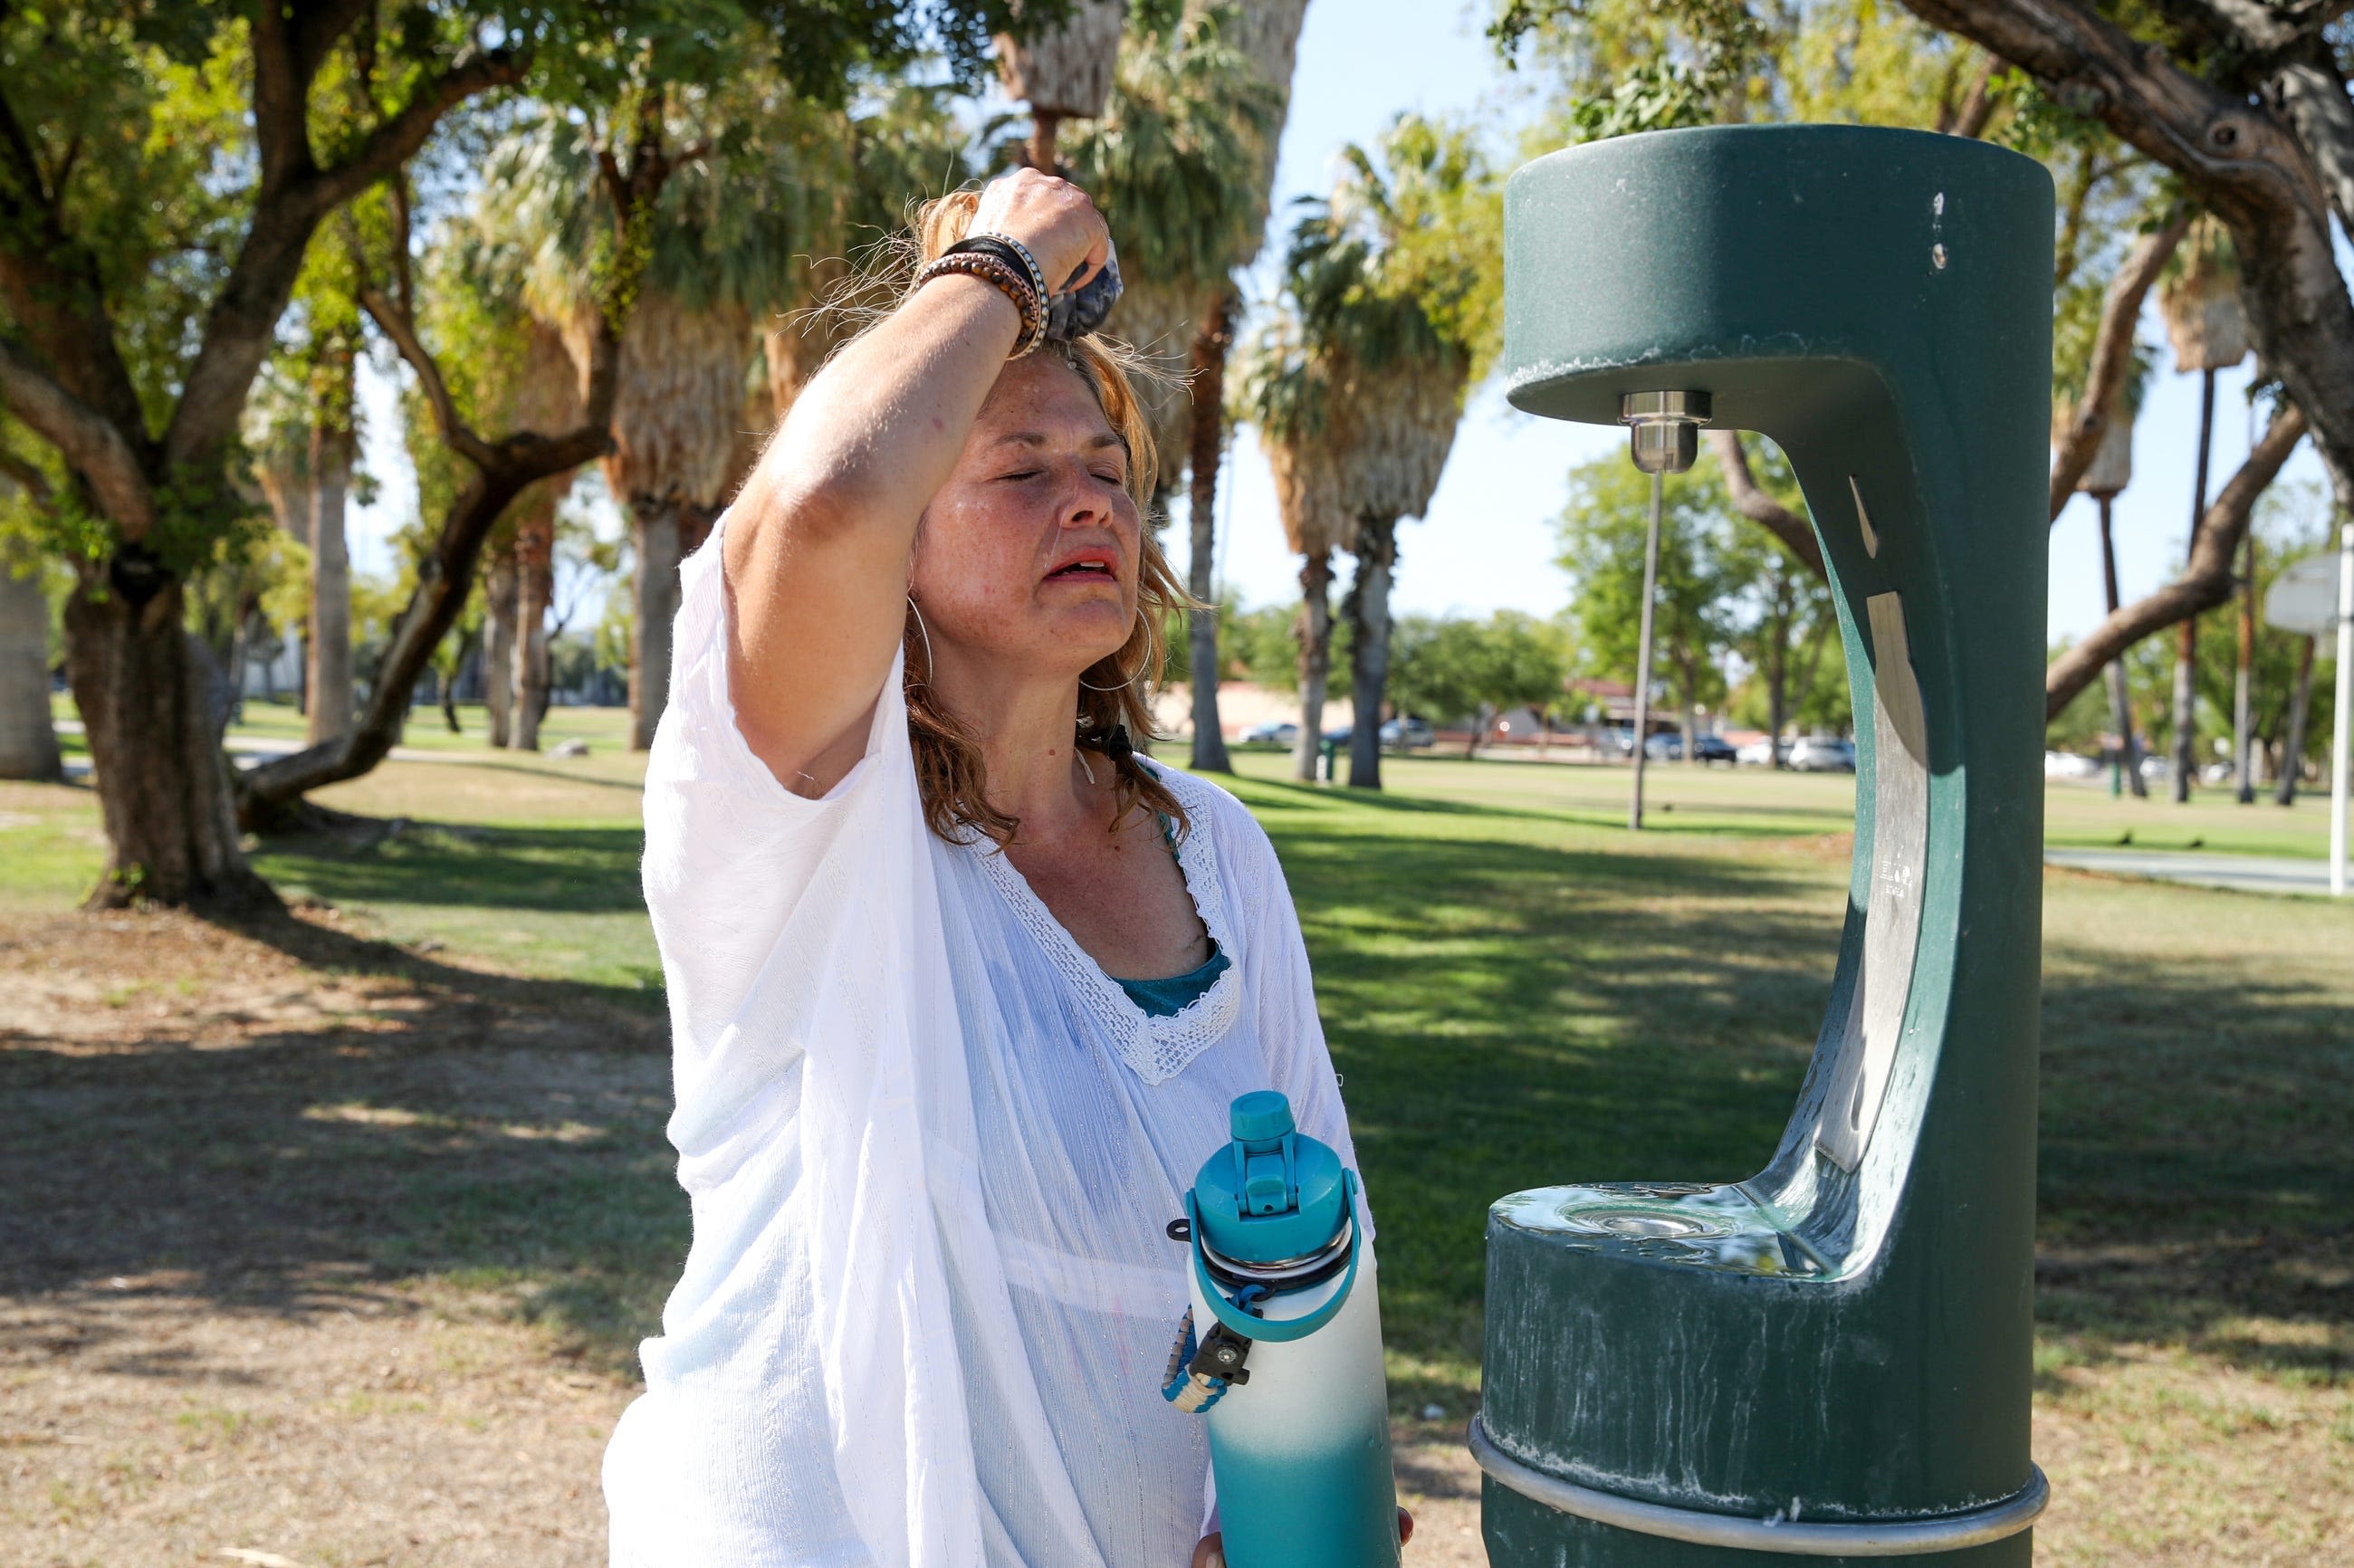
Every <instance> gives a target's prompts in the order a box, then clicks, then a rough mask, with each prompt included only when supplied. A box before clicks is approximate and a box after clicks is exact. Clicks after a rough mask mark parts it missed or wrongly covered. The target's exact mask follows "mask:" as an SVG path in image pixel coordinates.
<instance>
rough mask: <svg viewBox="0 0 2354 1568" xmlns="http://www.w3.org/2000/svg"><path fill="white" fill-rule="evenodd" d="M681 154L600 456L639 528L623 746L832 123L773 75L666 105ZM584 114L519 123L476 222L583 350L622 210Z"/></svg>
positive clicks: (788, 277)
mask: <svg viewBox="0 0 2354 1568" xmlns="http://www.w3.org/2000/svg"><path fill="white" fill-rule="evenodd" d="M660 113H661V114H662V116H663V122H664V126H665V132H664V134H665V139H666V142H667V143H675V144H677V145H679V146H681V147H682V148H683V149H684V150H683V151H682V152H681V153H679V154H677V155H676V164H677V166H676V168H675V171H674V172H673V174H672V175H671V176H670V177H669V179H668V180H667V181H666V182H665V183H664V184H663V188H662V192H661V195H660V196H659V198H658V200H657V205H656V207H655V209H654V222H653V224H652V228H651V232H650V235H649V238H648V248H649V249H648V254H647V256H646V259H645V270H644V273H643V281H642V285H641V287H640V290H639V292H638V295H637V298H636V300H635V302H634V308H633V309H632V310H631V313H630V317H629V322H628V324H627V327H626V329H625V330H624V333H623V335H622V340H621V355H620V361H621V370H620V383H619V392H618V396H617V397H616V399H615V403H614V409H613V427H612V429H613V442H614V450H613V452H612V454H611V455H610V456H609V457H608V458H606V459H605V461H604V470H605V479H606V483H607V485H608V487H609V488H610V490H611V491H612V493H613V495H614V498H615V499H616V500H618V501H620V503H622V505H623V506H624V507H625V508H626V509H627V510H628V512H629V514H630V518H631V524H632V528H633V532H634V535H635V542H636V546H637V547H636V552H635V554H636V573H635V578H634V582H633V584H632V610H633V627H632V634H631V668H630V715H631V722H630V739H631V747H632V749H635V750H643V749H645V748H646V747H649V746H651V745H652V742H653V734H654V729H655V726H656V725H657V724H658V723H659V722H660V720H661V718H662V711H663V704H664V703H665V701H666V700H667V697H668V694H669V688H670V668H671V645H670V639H671V621H672V619H673V616H674V615H675V614H676V611H677V608H678V591H679V589H678V567H679V562H680V561H681V560H682V559H683V558H684V556H686V555H687V554H689V553H691V552H692V551H693V550H694V549H695V546H698V545H700V544H701V543H702V541H703V539H704V537H705V535H707V534H708V533H709V532H710V529H711V525H712V524H713V523H714V522H716V520H717V518H718V515H719V512H720V510H721V508H722V506H723V505H724V504H725V502H726V497H727V495H728V493H730V491H731V489H732V488H733V483H734V482H735V481H736V480H737V479H738V478H739V477H740V476H741V473H742V471H743V463H744V457H743V454H744V450H745V445H746V443H745V442H744V440H742V437H741V434H740V427H741V425H742V422H743V415H744V410H745V400H746V383H747V379H748V377H749V376H752V375H753V374H754V372H755V368H756V361H757V359H758V355H759V352H760V347H761V344H760V339H759V335H758V334H756V332H755V330H754V323H756V322H761V321H763V320H764V318H766V317H767V316H768V315H769V314H770V313H773V312H775V311H777V310H779V309H781V308H782V307H784V306H786V305H789V304H792V303H796V302H797V297H796V291H795V284H794V281H793V280H794V276H795V273H796V271H797V269H796V268H795V266H794V264H793V258H794V254H795V252H796V250H801V249H807V248H808V245H807V242H808V240H809V238H811V235H812V233H813V232H815V231H817V229H818V228H819V223H818V221H817V219H816V216H815V213H816V207H817V204H818V203H819V202H820V201H822V199H823V194H824V187H823V186H822V185H821V184H819V183H817V182H813V181H811V180H809V179H807V178H804V177H802V176H803V173H804V168H805V165H807V164H811V163H822V162H824V161H825V158H826V156H827V155H828V154H824V153H823V152H822V151H818V152H812V149H822V147H823V146H824V137H825V132H826V131H827V129H828V128H829V126H830V124H831V121H830V120H829V117H828V116H827V115H826V114H825V112H824V111H821V110H819V109H817V108H815V107H812V106H811V105H809V104H807V103H805V102H804V101H801V100H800V99H798V98H797V97H795V96H794V95H793V94H792V93H791V92H790V90H787V89H786V88H785V87H784V86H783V85H782V84H781V83H780V82H779V81H777V80H775V79H773V78H772V77H771V76H769V74H768V73H765V72H759V71H754V72H748V74H747V75H746V76H745V77H744V78H742V79H739V80H737V81H735V82H733V83H730V84H729V85H728V86H727V87H726V88H725V89H723V90H717V91H715V92H711V93H706V94H699V95H695V96H693V97H692V99H691V100H690V99H688V98H687V97H685V96H684V95H681V96H680V97H679V98H677V99H675V100H673V101H666V102H664V103H663V105H662V106H661V109H660ZM600 155H602V154H601V153H600V149H599V147H598V146H597V145H596V144H595V143H594V141H593V140H592V133H591V132H590V130H589V128H588V127H586V126H582V125H576V124H573V123H571V122H567V121H565V120H563V119H561V118H559V117H557V116H553V115H550V116H545V117H542V118H540V119H538V120H535V121H534V122H529V123H527V124H526V125H525V126H523V127H521V128H520V129H519V130H518V132H516V133H514V135H512V136H511V137H510V138H509V139H508V141H507V143H505V144H504V147H503V148H502V149H501V151H500V153H499V154H497V155H495V156H494V157H493V160H492V162H491V178H490V179H489V180H488V182H486V185H485V187H484V192H483V195H482V199H481V201H480V203H479V204H478V215H477V222H478V224H479V225H480V227H481V228H482V230H483V232H484V234H485V236H486V237H487V238H490V239H492V240H493V242H494V244H495V245H496V246H498V247H503V248H504V249H509V250H511V251H514V252H516V253H518V254H519V255H520V256H521V258H522V259H523V270H524V274H525V287H524V290H523V295H524V298H525V301H526V302H527V303H528V304H529V306H530V308H531V311H532V313H533V314H534V315H535V316H537V317H539V318H540V319H541V320H542V321H544V322H545V323H547V324H548V325H549V326H551V327H553V328H555V329H556V330H557V331H558V332H559V333H560V334H562V336H563V339H564V341H565V342H566V344H567V346H569V347H570V348H571V349H572V351H573V357H574V359H575V361H576V363H577V364H579V365H584V366H585V364H586V362H587V360H586V352H587V347H588V342H589V338H590V335H591V334H590V330H589V329H590V328H591V326H592V325H593V323H594V315H593V313H594V312H595V310H596V309H597V308H598V307H597V304H596V301H597V299H598V297H599V285H598V281H597V280H598V278H599V272H600V270H601V269H602V268H603V267H605V266H609V265H610V262H609V261H608V260H605V259H604V257H603V251H602V249H601V248H602V247H604V246H606V245H607V244H608V243H609V240H608V237H609V236H610V233H611V232H612V231H613V228H614V224H613V220H612V215H611V213H610V206H609V203H610V198H609V197H608V196H607V195H606V191H607V184H606V183H605V182H600V181H599V180H597V179H596V178H595V177H594V176H593V174H592V171H593V169H594V168H595V166H596V161H597V159H598V158H599V156H600Z"/></svg>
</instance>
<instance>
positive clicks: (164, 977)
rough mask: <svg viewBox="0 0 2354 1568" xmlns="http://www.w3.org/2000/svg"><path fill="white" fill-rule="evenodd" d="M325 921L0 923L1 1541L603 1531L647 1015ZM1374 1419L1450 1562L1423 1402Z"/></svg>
mask: <svg viewBox="0 0 2354 1568" xmlns="http://www.w3.org/2000/svg"><path fill="white" fill-rule="evenodd" d="M339 925H340V922H339V921H338V920H337V919H335V918H334V917H333V916H332V914H331V912H323V911H311V912H307V913H303V914H300V915H298V916H294V917H291V918H288V919H286V920H284V921H282V922H279V923H274V924H272V925H270V926H266V927H258V928H257V929H256V931H255V933H254V934H253V935H250V936H249V935H243V934H233V933H228V932H224V931H223V930H221V929H219V928H217V927H211V926H207V925H205V924H202V923H200V922H197V921H195V920H192V919H189V918H187V917H185V916H172V915H135V916H134V915H121V916H99V917H91V916H39V917H34V916H20V917H15V918H9V919H0V1103H5V1104H6V1105H7V1106H8V1107H9V1118H10V1120H11V1121H12V1122H13V1123H14V1124H15V1128H13V1129H12V1132H11V1136H10V1137H9V1138H7V1139H5V1141H0V1191H5V1192H6V1193H7V1194H8V1201H7V1202H6V1203H5V1205H0V1564H5V1565H7V1568H19V1565H21V1568H66V1565H69V1564H70V1565H74V1568H80V1565H83V1564H93V1565H105V1568H122V1565H130V1564H176V1563H248V1564H258V1565H260V1568H272V1565H279V1564H286V1563H294V1564H301V1565H302V1568H337V1565H345V1564H402V1565H411V1564H414V1565H418V1568H428V1565H432V1568H439V1565H443V1564H450V1565H457V1564H501V1565H506V1568H541V1565H546V1568H555V1565H557V1564H567V1565H569V1564H589V1563H602V1562H603V1561H604V1510H603V1504H602V1501H601V1500H600V1496H599V1484H598V1465H599V1459H600V1457H601V1456H602V1453H603V1449H604V1444H605V1439H606V1436H607V1435H608V1433H609V1432H610V1430H611V1427H612V1424H613V1422H614V1420H615V1419H616V1417H618V1416H619V1414H620V1411H621V1408H622V1407H623V1405H624V1404H627V1403H628V1401H629V1399H630V1397H631V1393H632V1390H633V1383H634V1367H633V1364H632V1360H631V1344H630V1342H629V1340H630V1336H631V1334H632V1333H633V1332H634V1331H635V1326H636V1325H638V1324H641V1323H642V1322H643V1321H644V1320H645V1317H644V1315H645V1314H646V1313H647V1312H649V1311H650V1310H651V1308H652V1306H653V1305H654V1303H653V1302H652V1300H649V1299H648V1298H647V1294H646V1293H647V1292H648V1291H649V1290H650V1289H651V1290H657V1291H658V1290H659V1289H660V1288H662V1287H666V1285H667V1283H668V1279H667V1274H666V1272H665V1267H664V1264H663V1258H664V1257H665V1256H667V1258H669V1259H670V1260H671V1261H670V1263H669V1265H668V1266H669V1267H670V1268H673V1269H674V1267H675V1258H676V1256H677V1255H679V1253H680V1251H682V1250H683V1247H684V1214H683V1212H677V1211H683V1204H677V1203H675V1202H673V1201H672V1199H671V1197H670V1195H669V1194H668V1193H666V1192H663V1186H664V1185H666V1181H664V1182H655V1181H648V1180H647V1179H646V1178H647V1177H649V1176H650V1175H652V1174H653V1171H652V1167H660V1168H662V1169H663V1170H665V1171H666V1169H667V1161H666V1160H664V1158H663V1154H664V1152H665V1151H664V1150H663V1148H662V1146H661V1144H660V1131H661V1125H662V1118H663V1114H664V1110H665V1108H666V1107H665V1102H666V1099H667V1094H668V1066H667V1060H666V1058H665V1055H664V1054H663V1050H664V1047H663V1028H662V1022H661V1020H660V1018H659V1016H658V1015H656V1014H653V1013H652V1012H648V1011H646V1010H645V1009H644V1008H642V1006H640V1007H631V1006H625V1005H620V1004H617V1003H615V1002H613V1001H609V1000H607V999H605V998H603V997H600V996H599V995H597V994H595V993H593V992H592V991H589V990H588V988H576V987H567V986H565V985H560V984H550V983H547V982H533V981H516V980H510V979H506V978H504V977H497V976H487V975H482V974H478V973H473V972H469V971H466V970H463V969H456V968H453V967H450V966H447V965H444V964H441V963H439V962H437V961H435V960H434V959H433V958H432V957H431V956H430V955H429V954H419V953H415V952H403V951H401V950H399V949H389V948H383V947H380V946H378V945H376V944H374V943H371V942H366V941H362V940H358V939H355V938H352V937H349V936H347V935H345V933H344V932H343V931H341V930H340V929H339V928H338V927H339ZM101 937H102V938H103V941H102V943H101V941H99V940H97V938H101ZM20 1134H21V1136H20ZM460 1168H461V1169H462V1171H464V1180H463V1181H462V1182H460V1181H454V1180H453V1178H452V1176H451V1171H452V1170H453V1169H460ZM625 1191H626V1192H644V1193H648V1194H651V1197H649V1198H636V1197H632V1198H627V1199H620V1198H618V1197H617V1194H620V1193H621V1192H625ZM650 1206H651V1207H652V1210H653V1212H651V1213H649V1212H645V1211H647V1210H648V1209H649V1207H650ZM615 1209H619V1210H620V1213H618V1215H617V1214H616V1213H612V1212H611V1211H613V1210H615ZM653 1281H660V1284H659V1285H655V1284H652V1282H653ZM1399 1442H1400V1478H1401V1481H1402V1483H1403V1487H1404V1490H1405V1501H1406V1503H1407V1505H1408V1506H1409V1507H1411V1508H1413V1509H1414V1510H1416V1513H1417V1515H1418V1516H1419V1517H1420V1520H1421V1524H1420V1529H1419V1531H1418V1535H1419V1539H1418V1540H1417V1542H1416V1546H1415V1549H1414V1551H1413V1553H1412V1556H1411V1559H1410V1560H1411V1561H1413V1562H1415V1563H1422V1564H1429V1565H1431V1568H1438V1565H1440V1564H1447V1565H1453V1564H1457V1563H1479V1562H1480V1561H1481V1560H1482V1559H1481V1555H1480V1553H1479V1548H1478V1477H1477V1472H1476V1471H1475V1470H1474V1469H1473V1468H1472V1467H1471V1465H1470V1462H1469V1459H1468V1458H1467V1457H1464V1456H1463V1453H1462V1448H1461V1441H1460V1435H1459V1425H1458V1423H1455V1422H1452V1421H1449V1422H1433V1423H1419V1422H1415V1423H1405V1424H1402V1425H1401V1427H1400V1430H1399Z"/></svg>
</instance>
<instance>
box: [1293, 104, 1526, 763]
mask: <svg viewBox="0 0 2354 1568" xmlns="http://www.w3.org/2000/svg"><path fill="white" fill-rule="evenodd" d="M1378 152H1379V157H1378V159H1377V158H1376V157H1375V156H1373V155H1372V154H1367V153H1366V152H1365V151H1364V150H1363V149H1362V148H1357V147H1350V148H1348V149H1346V150H1345V151H1344V153H1343V154H1342V162H1343V169H1342V174H1341V179H1340V181H1339V183H1338V184H1337V185H1335V186H1334V189H1333V192H1332V194H1331V196H1330V197H1329V198H1327V199H1326V200H1325V201H1324V202H1323V203H1321V204H1320V207H1318V208H1317V209H1316V210H1314V211H1311V212H1310V215H1309V216H1308V217H1307V218H1306V219H1304V220H1303V221H1302V222H1301V223H1300V225H1299V228H1298V229H1297V230H1296V231H1295V232H1294V234H1293V237H1292V243H1291V249H1290V254H1289V256H1288V258H1287V260H1286V264H1285V281H1286V285H1287V287H1288V291H1289V292H1290V293H1291V295H1292V297H1293V298H1294V299H1295V300H1297V301H1298V302H1299V313H1300V320H1301V323H1302V330H1303V334H1304V339H1305V344H1306V352H1307V354H1308V355H1309V357H1310V358H1311V359H1313V360H1316V361H1319V362H1320V364H1321V365H1322V366H1323V373H1324V376H1325V378H1326V381H1327V384H1328V386H1329V387H1330V393H1329V398H1328V404H1329V406H1328V408H1327V414H1326V419H1325V429H1326V441H1327V444H1328V445H1329V446H1330V447H1331V450H1332V455H1333V461H1334V463H1335V465H1336V467H1337V469H1338V471H1339V474H1340V486H1341V494H1340V503H1341V509H1342V510H1343V511H1344V512H1345V513H1346V514H1348V515H1349V516H1350V517H1351V518H1352V519H1353V520H1354V523H1355V537H1354V538H1353V539H1352V541H1351V544H1350V547H1351V548H1352V550H1353V551H1354V553H1355V555H1356V556H1357V572H1356V577H1355V578H1354V580H1353V581H1352V583H1351V585H1350V588H1349V596H1348V599H1347V602H1346V609H1347V613H1348V615H1349V618H1350V633H1351V643H1350V664H1351V666H1352V667H1351V671H1350V675H1351V688H1352V701H1353V705H1354V708H1355V725H1354V729H1353V732H1352V737H1351V741H1350V755H1349V782H1350V784H1351V785H1352V786H1353V787H1356V788H1360V789H1380V788H1381V719H1382V707H1383V704H1384V694H1385V691H1386V688H1387V685H1388V677H1389V633H1390V613H1389V597H1390V587H1391V582H1392V579H1393V577H1394V574H1395V571H1396V567H1397V524H1398V522H1399V520H1400V519H1401V518H1404V517H1418V516H1421V515H1422V514H1424V512H1425V511H1426V510H1427V509H1428V507H1429V504H1430V498H1431V495H1432V493H1434V492H1435V491H1436V490H1437V488H1438V480H1439V476H1440V474H1441V473H1442V472H1443V471H1445V469H1446V466H1447V453H1448V451H1449V450H1451V449H1452V448H1453V446H1454V444H1455V430H1456V427H1457V425H1458V423H1459V422H1460V421H1461V419H1462V416H1463V402H1464V396H1465V393H1466V391H1467V390H1468V388H1469V386H1470V385H1471V383H1472V381H1473V380H1474V379H1475V378H1476V376H1478V375H1479V373H1480V372H1481V371H1483V370H1484V369H1485V368H1486V365H1487V362H1488V360H1489V358H1490V357H1491V356H1492V355H1493V353H1494V350H1495V345H1496V342H1497V339H1498V336H1499V334H1500V321H1499V319H1498V317H1499V312H1500V292H1501V278H1500V265H1501V261H1500V254H1501V245H1500V237H1501V228H1502V201H1501V192H1500V186H1499V185H1498V183H1497V181H1496V179H1495V177H1494V175H1493V174H1492V173H1491V172H1490V169H1489V167H1488V165H1487V163H1486V160H1485V159H1484V158H1482V157H1481V156H1480V154H1479V149H1478V148H1477V146H1476V145H1475V144H1474V143H1473V141H1472V139H1471V136H1470V133H1469V132H1468V131H1465V130H1463V129H1460V128H1448V127H1445V126H1442V125H1439V124H1437V123H1435V122H1431V121H1428V120H1426V119H1423V118H1422V117H1420V116H1418V115H1412V114H1408V115H1402V116H1400V117H1399V118H1398V120H1397V121H1396V122H1394V123H1393V124H1392V125H1391V127H1390V129H1389V131H1388V132H1386V133H1385V134H1384V136H1383V138H1382V140H1381V143H1380V144H1379V148H1378Z"/></svg>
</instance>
